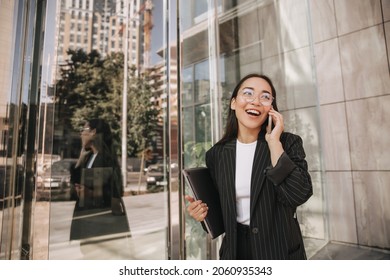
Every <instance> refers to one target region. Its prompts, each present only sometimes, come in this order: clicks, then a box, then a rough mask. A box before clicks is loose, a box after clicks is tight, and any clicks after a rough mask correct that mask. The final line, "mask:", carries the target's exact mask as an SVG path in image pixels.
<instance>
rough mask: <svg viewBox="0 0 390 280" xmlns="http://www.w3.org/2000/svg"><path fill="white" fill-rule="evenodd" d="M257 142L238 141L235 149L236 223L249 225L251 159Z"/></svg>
mask: <svg viewBox="0 0 390 280" xmlns="http://www.w3.org/2000/svg"><path fill="white" fill-rule="evenodd" d="M256 144H257V141H255V142H253V143H249V144H244V143H241V142H240V141H238V139H237V147H236V207H237V222H238V223H241V224H244V225H249V221H250V195H251V177H252V167H253V159H254V156H255V150H256Z"/></svg>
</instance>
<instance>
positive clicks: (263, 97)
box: [241, 88, 274, 106]
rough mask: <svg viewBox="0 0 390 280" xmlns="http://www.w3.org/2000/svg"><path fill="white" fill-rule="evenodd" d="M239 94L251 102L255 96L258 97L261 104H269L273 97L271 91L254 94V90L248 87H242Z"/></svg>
mask: <svg viewBox="0 0 390 280" xmlns="http://www.w3.org/2000/svg"><path fill="white" fill-rule="evenodd" d="M241 96H242V98H243V99H244V100H245V101H246V102H248V103H250V102H253V101H255V99H256V98H258V99H259V101H260V103H261V104H262V105H263V106H271V105H272V101H273V100H274V97H273V96H272V94H271V93H269V92H262V93H260V94H258V95H256V94H255V91H254V90H253V89H250V88H244V89H243V90H242V91H241Z"/></svg>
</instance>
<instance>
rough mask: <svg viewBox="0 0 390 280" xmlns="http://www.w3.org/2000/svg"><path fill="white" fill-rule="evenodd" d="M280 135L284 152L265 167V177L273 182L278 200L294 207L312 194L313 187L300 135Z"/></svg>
mask: <svg viewBox="0 0 390 280" xmlns="http://www.w3.org/2000/svg"><path fill="white" fill-rule="evenodd" d="M282 136H283V137H282V138H281V142H282V145H283V148H284V153H283V154H282V155H281V157H280V158H279V160H278V162H277V164H276V165H275V166H274V167H270V168H268V169H267V178H268V179H269V180H270V181H271V182H272V183H273V184H274V186H275V188H276V193H277V198H278V200H279V201H280V202H281V203H283V204H284V205H287V206H290V207H293V208H296V207H298V206H299V205H301V204H303V203H305V202H306V201H307V200H308V199H309V198H310V197H311V196H312V194H313V187H312V182H311V177H310V174H309V171H308V165H307V162H306V160H305V157H306V154H305V151H304V149H303V142H302V139H301V137H299V136H298V135H294V134H291V133H284V134H283V135H282Z"/></svg>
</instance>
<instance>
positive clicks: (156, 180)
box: [145, 164, 166, 192]
mask: <svg viewBox="0 0 390 280" xmlns="http://www.w3.org/2000/svg"><path fill="white" fill-rule="evenodd" d="M145 175H146V190H147V191H148V192H160V191H163V190H164V187H165V185H166V181H165V178H164V165H163V164H152V165H149V167H148V168H147V169H146V174H145Z"/></svg>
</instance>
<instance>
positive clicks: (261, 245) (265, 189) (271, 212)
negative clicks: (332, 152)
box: [206, 132, 313, 260]
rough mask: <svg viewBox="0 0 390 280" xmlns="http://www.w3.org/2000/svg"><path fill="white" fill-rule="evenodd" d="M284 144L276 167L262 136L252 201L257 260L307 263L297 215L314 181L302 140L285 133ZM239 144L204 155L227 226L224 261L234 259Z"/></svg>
mask: <svg viewBox="0 0 390 280" xmlns="http://www.w3.org/2000/svg"><path fill="white" fill-rule="evenodd" d="M280 140H281V143H282V145H283V148H284V151H285V152H284V153H283V155H282V156H281V158H280V159H279V161H278V163H277V165H276V166H275V167H274V168H272V165H271V159H270V152H269V148H268V144H267V142H266V141H265V134H264V133H263V132H260V134H259V138H258V141H257V146H256V151H255V158H254V162H253V170H252V179H251V199H250V211H251V216H250V232H251V234H250V244H251V247H252V248H253V254H254V256H253V258H254V259H269V260H271V259H306V253H305V249H304V245H303V240H302V235H301V231H300V228H299V224H298V222H297V220H296V219H295V218H294V213H295V209H296V207H297V206H299V205H301V204H303V203H304V202H306V201H307V200H308V199H309V197H310V196H311V195H312V193H313V190H312V184H311V178H310V175H309V173H308V167H307V162H306V160H305V152H304V149H303V145H302V139H301V138H300V137H299V136H297V135H294V134H291V133H287V132H285V133H282V135H281V138H280ZM236 142H237V141H236V140H233V141H230V142H227V143H224V144H216V145H214V146H213V147H212V148H211V149H210V150H209V151H207V153H206V165H207V167H208V168H209V169H210V173H211V175H212V177H213V179H214V181H215V185H216V187H217V189H218V192H219V195H220V199H221V207H222V212H223V219H224V225H225V236H224V238H223V241H222V244H221V248H220V252H219V254H220V259H236V251H237V241H236V239H237V221H236V219H237V213H236V191H235V175H236V166H235V165H236Z"/></svg>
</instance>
